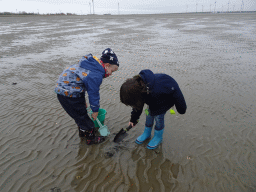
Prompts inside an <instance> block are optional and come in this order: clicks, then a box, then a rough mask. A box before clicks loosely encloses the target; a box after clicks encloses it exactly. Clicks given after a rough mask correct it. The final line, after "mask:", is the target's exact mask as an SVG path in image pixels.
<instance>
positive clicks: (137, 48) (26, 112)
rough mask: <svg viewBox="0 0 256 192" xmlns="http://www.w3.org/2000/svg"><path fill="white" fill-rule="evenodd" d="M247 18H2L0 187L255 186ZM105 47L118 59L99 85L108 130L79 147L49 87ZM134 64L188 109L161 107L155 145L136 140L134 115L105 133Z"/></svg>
mask: <svg viewBox="0 0 256 192" xmlns="http://www.w3.org/2000/svg"><path fill="white" fill-rule="evenodd" d="M255 16H256V15H255V14H254V13H234V14H163V15H116V16H113V15H101V16H100V15H98V16H97V15H91V16H36V17H33V16H26V17H0V45H1V49H0V67H1V70H0V133H1V134H0V153H1V156H0V170H1V171H0V178H1V179H0V191H31V192H34V191H46V192H48V191H62V192H63V191H68V192H73V191H74V192H76V191H77V192H78V191H79V192H81V191H106V192H107V191H118V192H119V191H138V192H142V191H152V192H153V191H156V192H159V191H161V192H164V191H178V192H180V191H218V192H219V191H225V192H226V191H256V184H255V183H256V167H255V166H256V160H255V159H256V152H255V145H256V142H255V141H256V131H255V98H256V76H255V74H256V67H255V60H256V28H255V25H256V20H255ZM108 47H110V48H112V49H113V50H114V51H115V53H116V55H117V56H118V59H119V62H120V67H119V70H118V71H117V72H115V73H113V75H112V76H111V77H109V78H106V79H104V80H103V83H102V85H101V89H100V98H101V100H100V104H101V108H104V109H106V110H107V115H106V120H105V124H106V125H107V126H108V127H109V129H110V132H111V135H110V136H109V137H108V138H107V140H106V141H105V142H104V143H102V144H99V145H93V146H87V145H86V144H85V142H84V141H83V140H82V139H80V138H79V136H78V130H77V127H76V124H75V122H74V121H73V119H71V118H70V117H69V116H68V114H67V113H66V112H65V111H64V110H63V109H62V107H61V105H60V104H59V102H58V100H57V97H56V93H55V92H54V87H55V86H56V82H57V79H58V76H59V74H60V73H61V72H62V71H63V70H64V69H65V68H66V67H68V66H70V65H72V64H75V63H77V62H78V59H80V58H81V57H82V56H83V55H85V54H88V53H92V54H93V55H95V56H97V57H100V56H101V52H102V51H103V50H104V49H105V48H108ZM142 69H151V70H152V71H153V72H154V73H166V74H168V75H170V76H172V77H173V78H174V79H175V80H176V81H177V82H178V84H179V86H180V88H181V90H182V92H183V94H184V97H185V99H186V103H187V107H188V108H187V112H186V114H184V115H179V114H178V113H177V111H176V114H175V115H171V114H170V113H169V112H167V113H166V115H165V131H164V136H163V143H162V144H161V145H160V146H159V147H158V148H157V149H156V150H148V149H147V148H146V145H147V142H145V143H144V144H142V145H137V144H136V143H135V140H136V138H137V137H138V136H139V135H140V134H142V132H143V130H144V123H145V119H146V115H145V114H144V113H143V114H142V116H141V118H140V122H139V123H138V125H137V126H136V127H135V128H133V129H131V130H130V131H129V136H128V137H126V138H125V140H124V141H123V142H121V143H118V144H117V143H114V142H113V138H114V136H115V134H116V133H117V132H118V131H119V130H120V129H121V128H125V127H127V125H128V122H129V119H130V112H131V108H130V107H127V106H125V105H123V104H122V103H121V102H120V98H119V89H120V86H121V84H122V83H123V82H124V81H125V80H126V79H127V78H130V77H133V76H134V75H136V74H138V73H139V72H140V70H142ZM87 103H88V99H87ZM145 107H146V106H145ZM174 110H175V108H174Z"/></svg>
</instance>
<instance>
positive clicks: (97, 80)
mask: <svg viewBox="0 0 256 192" xmlns="http://www.w3.org/2000/svg"><path fill="white" fill-rule="evenodd" d="M118 67H119V62H118V59H117V56H116V54H115V53H114V52H113V51H112V49H110V48H107V49H105V50H104V51H103V52H102V56H101V58H100V59H98V58H97V57H96V56H93V55H92V54H88V55H86V56H84V57H82V59H80V60H79V63H78V64H74V65H71V66H70V67H67V68H66V69H65V70H64V71H63V72H62V73H61V75H60V76H59V79H58V81H57V85H56V87H55V92H56V93H57V98H58V100H59V102H60V104H61V105H62V107H63V108H64V109H65V111H66V112H67V113H68V114H69V115H70V116H71V117H72V118H73V119H74V120H75V122H76V124H77V125H78V130H79V136H80V137H85V138H86V143H87V144H88V145H91V144H96V143H101V142H103V141H104V137H101V136H95V127H94V123H93V121H92V120H91V119H90V117H89V116H88V114H87V110H86V101H85V92H87V93H88V97H89V103H90V107H91V109H92V111H93V114H92V118H93V120H95V119H96V118H97V116H98V111H99V108H100V104H99V100H100V94H99V90H100V85H101V83H102V80H103V78H106V77H108V76H110V75H111V74H112V73H113V72H115V71H117V70H118Z"/></svg>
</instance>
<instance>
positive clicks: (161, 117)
mask: <svg viewBox="0 0 256 192" xmlns="http://www.w3.org/2000/svg"><path fill="white" fill-rule="evenodd" d="M164 116H165V113H164V114H160V115H157V116H156V117H155V120H156V125H155V130H158V131H160V130H162V129H163V128H164Z"/></svg>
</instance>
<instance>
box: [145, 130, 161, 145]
mask: <svg viewBox="0 0 256 192" xmlns="http://www.w3.org/2000/svg"><path fill="white" fill-rule="evenodd" d="M163 133H164V129H162V130H160V131H158V130H155V134H154V137H153V139H152V140H151V141H150V142H149V143H148V145H147V148H148V149H156V148H157V147H158V145H160V143H162V140H163Z"/></svg>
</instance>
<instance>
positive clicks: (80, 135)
mask: <svg viewBox="0 0 256 192" xmlns="http://www.w3.org/2000/svg"><path fill="white" fill-rule="evenodd" d="M78 131H79V137H85V134H84V132H83V131H81V130H80V127H78Z"/></svg>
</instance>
